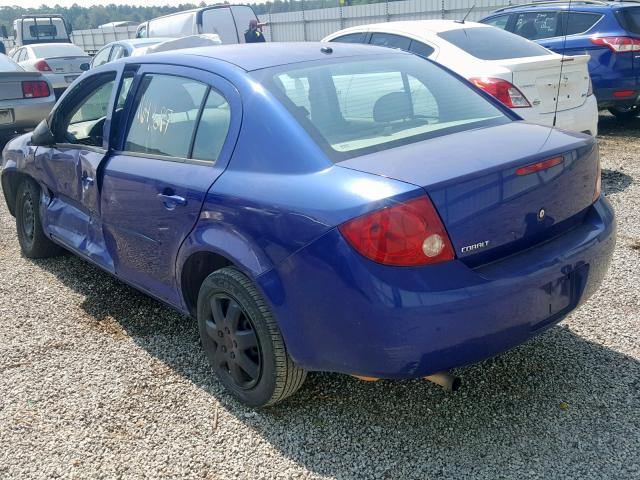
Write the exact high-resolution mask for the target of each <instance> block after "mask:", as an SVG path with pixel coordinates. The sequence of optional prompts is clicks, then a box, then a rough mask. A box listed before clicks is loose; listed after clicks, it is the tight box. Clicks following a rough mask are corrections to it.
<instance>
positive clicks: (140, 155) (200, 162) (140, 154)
mask: <svg viewBox="0 0 640 480" xmlns="http://www.w3.org/2000/svg"><path fill="white" fill-rule="evenodd" d="M225 141H226V137H225ZM111 153H112V155H126V156H127V157H138V158H151V159H153V160H160V161H166V162H174V163H187V164H191V165H203V166H211V167H212V166H214V165H215V164H216V163H217V161H216V162H212V161H211V160H200V159H198V158H184V157H172V156H170V155H158V154H157V153H144V152H132V151H130V150H111Z"/></svg>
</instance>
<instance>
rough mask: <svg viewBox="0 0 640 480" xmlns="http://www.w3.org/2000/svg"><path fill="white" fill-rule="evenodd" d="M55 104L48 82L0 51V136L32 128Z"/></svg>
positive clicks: (40, 75)
mask: <svg viewBox="0 0 640 480" xmlns="http://www.w3.org/2000/svg"><path fill="white" fill-rule="evenodd" d="M55 103H56V97H55V95H54V93H53V88H52V86H51V83H50V82H49V81H48V80H47V79H46V78H45V77H44V76H43V75H42V74H41V73H39V72H27V71H25V70H24V69H23V68H22V67H21V66H20V65H18V64H17V63H15V62H14V61H13V60H11V59H10V58H9V57H7V56H6V55H3V54H0V139H2V137H4V138H6V137H10V136H11V135H13V134H14V133H16V132H20V131H24V130H29V129H32V128H34V127H35V126H36V125H38V123H40V121H41V120H42V119H43V118H45V117H46V116H47V115H49V112H50V111H51V109H52V108H53V106H54V105H55Z"/></svg>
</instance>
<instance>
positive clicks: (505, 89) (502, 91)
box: [469, 77, 531, 108]
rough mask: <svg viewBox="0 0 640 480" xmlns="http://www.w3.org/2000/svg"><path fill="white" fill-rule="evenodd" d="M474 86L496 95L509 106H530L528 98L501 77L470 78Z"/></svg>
mask: <svg viewBox="0 0 640 480" xmlns="http://www.w3.org/2000/svg"><path fill="white" fill-rule="evenodd" d="M469 80H470V81H471V82H472V83H473V84H474V85H475V86H476V87H478V88H481V89H482V90H484V91H485V92H487V93H488V94H490V95H492V96H494V97H496V98H497V99H498V100H500V101H501V102H502V103H504V104H505V105H506V106H507V107H509V108H526V107H530V106H531V104H530V103H529V100H527V98H526V97H525V96H524V95H523V94H522V92H521V91H520V90H518V89H517V88H516V87H515V86H514V85H513V84H512V83H509V82H507V81H506V80H503V79H501V78H488V77H482V78H470V79H469Z"/></svg>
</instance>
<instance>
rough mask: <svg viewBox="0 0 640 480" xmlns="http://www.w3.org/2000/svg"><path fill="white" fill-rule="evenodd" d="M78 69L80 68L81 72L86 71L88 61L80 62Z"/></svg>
mask: <svg viewBox="0 0 640 480" xmlns="http://www.w3.org/2000/svg"><path fill="white" fill-rule="evenodd" d="M80 70H82V71H83V72H86V71H87V70H89V64H88V63H81V64H80Z"/></svg>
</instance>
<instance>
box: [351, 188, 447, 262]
mask: <svg viewBox="0 0 640 480" xmlns="http://www.w3.org/2000/svg"><path fill="white" fill-rule="evenodd" d="M339 229H340V232H341V233H342V235H344V237H345V238H346V239H347V241H348V242H349V243H350V244H351V246H352V247H353V248H355V249H356V250H357V251H358V252H360V253H361V254H362V255H364V256H365V257H367V258H369V259H371V260H373V261H375V262H378V263H383V264H385V265H398V266H415V265H428V264H434V263H440V262H445V261H448V260H453V258H454V253H453V246H452V245H451V240H449V236H448V235H447V232H446V231H445V229H444V226H443V225H442V221H441V220H440V217H439V216H438V213H437V212H436V210H435V208H434V207H433V205H432V203H431V201H430V200H429V199H428V198H427V197H419V198H417V199H414V200H410V201H408V202H405V203H400V204H398V205H394V206H392V207H386V208H383V209H381V210H377V211H375V212H372V213H369V214H367V215H364V216H362V217H358V218H355V219H353V220H351V221H349V222H346V223H344V224H342V225H341V226H340V227H339Z"/></svg>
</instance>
